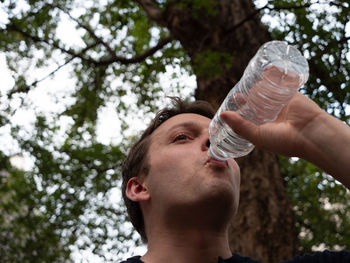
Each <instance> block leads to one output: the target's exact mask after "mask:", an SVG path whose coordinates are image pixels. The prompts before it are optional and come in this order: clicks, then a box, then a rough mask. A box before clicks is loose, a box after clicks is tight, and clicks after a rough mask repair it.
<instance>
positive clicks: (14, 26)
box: [6, 24, 97, 64]
mask: <svg viewBox="0 0 350 263" xmlns="http://www.w3.org/2000/svg"><path fill="white" fill-rule="evenodd" d="M6 29H7V30H10V31H15V32H17V33H20V34H21V35H23V36H24V37H26V38H28V39H31V40H33V41H34V42H42V43H45V44H47V45H49V46H51V47H54V48H56V49H58V50H60V51H61V52H63V53H65V54H68V55H71V56H73V57H78V58H80V59H81V60H83V61H86V62H89V63H93V64H96V63H97V61H96V60H93V59H91V58H86V57H84V56H83V54H81V53H75V52H74V51H72V50H69V49H65V48H63V47H60V46H59V45H58V44H56V43H55V42H50V41H48V40H47V39H44V38H40V37H37V36H32V35H30V34H29V33H27V32H25V31H24V30H22V29H20V28H19V27H18V26H16V25H14V24H9V25H7V27H6Z"/></svg>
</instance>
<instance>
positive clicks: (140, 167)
mask: <svg viewBox="0 0 350 263" xmlns="http://www.w3.org/2000/svg"><path fill="white" fill-rule="evenodd" d="M171 99H172V101H173V107H171V108H165V109H163V110H161V111H160V112H158V114H157V115H156V116H155V118H154V119H153V120H152V122H151V124H150V125H149V126H148V128H147V129H146V130H145V131H144V132H143V134H142V135H141V137H140V139H139V140H138V141H137V142H136V143H135V144H134V145H133V146H132V147H131V149H130V151H129V153H128V155H127V157H126V158H125V160H124V162H123V166H122V175H123V183H122V195H123V199H124V202H125V206H126V208H127V212H128V215H129V219H130V221H131V223H132V224H133V226H134V228H135V229H136V231H137V232H139V234H140V235H141V238H142V240H143V241H144V242H145V243H146V242H147V236H146V231H145V224H144V221H143V216H142V212H141V208H140V206H139V203H138V202H134V201H132V200H130V199H129V198H128V197H127V196H126V187H127V184H128V181H129V180H130V179H131V178H133V177H137V176H147V174H148V172H149V168H150V167H149V163H148V157H147V156H148V149H149V146H150V143H151V134H152V133H153V132H154V131H155V130H156V129H157V128H158V127H159V126H160V125H161V124H162V123H163V122H165V121H166V120H168V119H170V118H171V117H173V116H175V115H179V114H183V113H194V114H199V115H202V116H205V117H208V118H210V119H211V118H213V116H214V114H215V111H214V109H213V107H212V106H211V105H210V104H209V103H208V102H206V101H194V102H185V101H182V100H181V99H180V98H177V97H171Z"/></svg>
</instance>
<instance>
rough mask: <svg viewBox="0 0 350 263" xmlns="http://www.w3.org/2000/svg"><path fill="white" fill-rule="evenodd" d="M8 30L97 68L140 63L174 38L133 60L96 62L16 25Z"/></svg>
mask: <svg viewBox="0 0 350 263" xmlns="http://www.w3.org/2000/svg"><path fill="white" fill-rule="evenodd" d="M7 29H8V30H12V31H15V32H18V33H20V34H22V35H23V36H24V37H26V38H29V39H31V40H33V41H35V42H42V43H45V44H47V45H49V46H51V47H54V48H56V49H58V50H60V51H61V52H63V53H66V54H68V55H71V56H73V57H76V58H80V59H81V60H83V61H85V62H87V63H91V64H94V65H95V66H105V65H109V64H112V63H115V62H118V63H121V64H124V65H127V64H132V63H138V62H141V61H143V60H144V59H145V58H147V57H149V56H151V55H153V54H154V53H155V52H157V51H158V50H160V49H162V48H163V47H164V46H165V45H166V44H168V43H170V42H171V41H172V40H173V38H172V37H171V36H168V37H165V38H163V39H160V40H159V42H158V44H157V45H156V46H154V47H152V48H150V49H149V50H147V51H145V52H144V53H143V54H141V55H138V56H135V57H132V58H126V57H121V56H117V55H116V54H113V56H109V57H108V58H104V59H101V60H94V59H92V58H90V57H88V58H87V57H84V56H83V53H81V52H79V53H76V52H74V51H72V50H69V49H65V48H62V47H60V46H59V45H58V44H56V43H55V42H50V41H48V40H46V39H43V38H40V37H37V36H32V35H30V34H29V33H27V32H25V31H23V30H21V29H20V28H19V27H17V26H16V25H14V24H10V25H8V26H7ZM86 51H87V50H85V52H86Z"/></svg>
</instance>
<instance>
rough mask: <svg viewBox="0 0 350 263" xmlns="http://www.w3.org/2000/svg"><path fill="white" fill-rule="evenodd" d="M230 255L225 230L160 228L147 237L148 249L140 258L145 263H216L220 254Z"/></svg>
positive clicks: (225, 256)
mask: <svg viewBox="0 0 350 263" xmlns="http://www.w3.org/2000/svg"><path fill="white" fill-rule="evenodd" d="M231 255H232V253H231V251H230V248H229V244H228V238H227V231H226V230H223V231H211V230H205V231H203V230H202V229H191V230H188V231H186V230H183V229H182V230H181V231H172V230H169V229H166V230H164V229H163V230H161V229H159V231H158V230H157V231H156V230H153V232H152V235H151V236H149V237H148V251H147V253H146V254H145V255H144V256H143V257H142V258H141V260H142V261H143V262H145V263H158V262H159V263H160V262H167V263H173V262H181V263H187V262H188V263H193V262H201V263H217V262H218V257H219V256H220V257H222V258H229V257H230V256H231Z"/></svg>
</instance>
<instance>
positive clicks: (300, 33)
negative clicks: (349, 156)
mask: <svg viewBox="0 0 350 263" xmlns="http://www.w3.org/2000/svg"><path fill="white" fill-rule="evenodd" d="M269 5H271V9H265V11H266V12H265V14H268V15H271V16H273V17H274V18H275V19H277V23H276V21H275V22H274V23H275V24H277V26H272V25H270V26H271V27H270V30H271V32H272V34H273V36H274V38H276V39H286V40H288V41H289V42H290V43H292V44H294V45H296V46H297V47H298V48H299V49H300V50H302V51H303V52H304V54H305V56H306V57H307V58H308V62H309V65H310V72H311V73H312V74H310V77H309V81H308V83H307V84H306V85H305V86H304V87H303V89H302V92H304V93H305V94H307V95H308V96H309V97H310V98H312V99H313V100H314V101H316V102H317V103H318V104H319V105H320V106H321V107H322V108H323V109H325V110H327V111H328V112H329V113H331V114H333V115H336V116H337V117H340V118H341V119H342V120H344V121H346V122H347V123H348V124H349V123H350V120H349V114H347V113H346V107H348V105H349V102H350V77H349V72H350V63H349V51H350V48H349V42H350V35H349V29H347V27H349V20H350V4H349V3H348V1H303V0H299V1H290V0H283V1H269Z"/></svg>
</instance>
